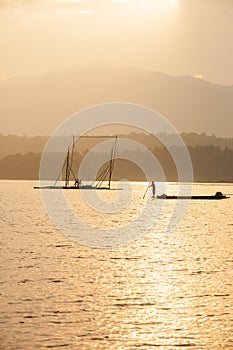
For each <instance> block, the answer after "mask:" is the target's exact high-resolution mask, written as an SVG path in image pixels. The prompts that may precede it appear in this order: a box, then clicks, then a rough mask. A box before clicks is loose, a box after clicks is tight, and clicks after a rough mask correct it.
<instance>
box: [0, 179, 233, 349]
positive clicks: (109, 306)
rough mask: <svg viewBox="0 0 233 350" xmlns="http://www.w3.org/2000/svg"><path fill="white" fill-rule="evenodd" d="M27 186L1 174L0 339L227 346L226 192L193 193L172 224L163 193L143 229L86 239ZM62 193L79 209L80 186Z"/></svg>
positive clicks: (49, 344)
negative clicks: (63, 228) (112, 242)
mask: <svg viewBox="0 0 233 350" xmlns="http://www.w3.org/2000/svg"><path fill="white" fill-rule="evenodd" d="M140 186H141V185H140ZM140 186H139V187H140ZM217 187H218V189H220V190H222V192H228V193H232V192H233V191H232V189H233V187H232V185H228V186H221V185H217ZM31 188H32V183H31V182H12V183H8V182H1V183H0V189H1V197H2V198H4V205H3V203H1V211H0V217H1V292H0V293H1V295H0V298H1V318H0V321H1V323H0V329H1V333H0V334H1V336H0V348H2V349H37V348H41V349H48V348H55V349H59V348H61V347H62V348H67V349H78V350H80V349H82V350H85V349H96V350H99V349H100V350H101V349H104V350H106V349H113V350H119V349H137V348H138V349H154V348H156V349H157V348H159V349H177V348H181V349H183V348H187V347H188V348H189V347H190V348H193V349H205V350H209V349H211V350H212V349H216V350H217V349H227V350H228V349H230V348H232V346H233V339H232V330H233V321H232V292H233V289H232V277H233V276H232V271H233V269H232V264H233V259H232V248H233V236H232V227H233V221H232V203H233V198H231V199H229V200H226V201H224V200H223V201H211V202H206V201H202V202H200V201H197V202H191V203H190V206H189V208H188V211H187V213H186V215H185V217H184V219H183V221H182V223H181V225H180V226H179V227H178V228H177V229H176V230H175V231H173V232H172V233H169V232H166V230H164V227H165V226H166V225H165V222H166V220H167V219H168V217H169V215H170V213H171V211H172V205H174V204H172V203H170V202H169V203H167V205H166V207H165V208H164V210H163V211H162V213H161V216H160V220H158V221H157V222H156V223H155V226H154V228H153V229H152V230H150V231H149V232H147V233H146V235H145V236H144V237H143V238H141V239H139V240H138V241H136V242H134V243H132V244H130V245H128V246H124V247H120V248H118V249H92V248H89V247H86V246H81V245H79V244H77V243H75V242H73V241H72V240H70V239H69V238H67V237H65V236H63V235H62V234H61V233H60V232H59V231H58V230H57V229H56V228H55V227H54V225H53V224H52V223H51V221H50V220H49V218H48V217H47V214H46V212H45V211H44V209H43V207H42V204H41V199H40V194H39V192H36V191H33V190H32V189H31ZM213 189H214V191H213ZM144 190H145V187H141V188H140V190H137V191H138V192H137V191H136V194H135V198H136V199H134V200H133V201H135V200H137V201H138V203H139V202H140V198H139V197H140V196H141V197H142V195H143V193H144ZM169 190H170V191H174V189H173V188H169ZM194 191H195V192H197V193H200V192H202V193H203V191H206V193H207V192H208V193H211V194H212V193H214V192H215V188H214V187H213V186H211V185H209V186H208V185H205V186H201V185H195V188H194ZM65 195H66V196H67V198H68V199H67V200H68V201H69V204H70V205H71V206H72V205H73V206H74V208H76V209H75V210H77V201H76V198H77V199H79V193H77V194H76V193H75V197H72V194H71V192H70V193H66V194H65ZM101 195H102V196H105V194H104V192H103V194H101ZM111 195H112V194H110V196H111ZM113 195H115V194H113ZM109 198H110V199H111V197H109ZM138 203H135V202H134V207H135V209H137V210H139V211H140V208H137V204H138ZM155 205H156V203H154V204H153V206H155ZM79 208H80V207H79ZM82 208H83V207H82ZM152 208H153V207H152ZM132 209H133V206H132ZM79 210H80V209H79ZM83 210H84V209H83ZM87 210H89V208H87ZM127 210H128V209H127ZM130 210H131V209H130ZM130 210H129V212H128V211H125V213H127V215H128V213H131V211H130ZM79 215H80V212H79ZM95 215H96V214H95ZM113 215H116V214H113ZM120 215H122V213H121V214H120ZM87 216H89V212H88V215H87ZM106 217H111V215H110V216H108V215H106ZM146 219H147V218H145V220H146ZM118 220H119V218H118ZM126 221H127V220H126ZM122 222H123V218H122ZM122 222H121V223H122ZM117 224H119V221H118V222H117ZM139 229H140V228H139ZM87 234H88V232H87Z"/></svg>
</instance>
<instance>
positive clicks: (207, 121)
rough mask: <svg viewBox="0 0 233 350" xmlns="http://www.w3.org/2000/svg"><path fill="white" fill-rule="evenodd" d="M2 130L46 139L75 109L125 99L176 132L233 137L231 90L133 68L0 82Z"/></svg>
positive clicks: (105, 68) (99, 67) (95, 68)
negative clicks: (150, 111)
mask: <svg viewBox="0 0 233 350" xmlns="http://www.w3.org/2000/svg"><path fill="white" fill-rule="evenodd" d="M0 96H1V107H0V115H1V119H2V122H1V132H2V133H4V134H8V133H9V134H10V133H14V134H21V135H49V134H50V133H51V132H52V131H53V130H54V128H56V127H57V126H58V125H59V123H61V122H62V121H63V120H64V119H66V118H68V117H69V116H70V115H72V114H74V113H76V112H77V111H78V110H80V109H82V108H85V107H90V106H92V105H95V104H99V103H106V102H112V101H121V102H122V101H123V102H124V101H125V102H132V103H137V104H141V105H144V106H148V107H151V108H153V109H155V110H156V111H158V112H159V113H161V114H162V115H163V116H164V117H166V118H167V119H168V120H169V121H170V122H172V123H173V124H174V126H175V127H176V128H177V129H178V131H180V132H182V131H185V132H197V133H201V132H206V133H207V134H209V135H211V134H215V135H217V136H226V137H232V136H233V86H222V85H217V84H213V83H210V82H207V81H204V80H202V79H199V78H194V77H188V76H183V77H178V76H169V75H167V74H163V73H159V72H152V71H147V70H144V69H139V68H133V67H118V68H116V67H112V66H108V65H96V66H92V67H86V68H82V69H79V70H64V71H60V72H59V73H56V72H54V73H51V74H47V75H44V76H38V77H30V78H29V77H25V78H17V79H16V78H15V79H9V80H2V81H0Z"/></svg>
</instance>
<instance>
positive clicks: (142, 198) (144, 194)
mask: <svg viewBox="0 0 233 350" xmlns="http://www.w3.org/2000/svg"><path fill="white" fill-rule="evenodd" d="M149 187H150V186H148V187H147V189H146V192H145V193H144V196H143V197H142V199H144V198H145V196H146V194H147V191H148V188H149Z"/></svg>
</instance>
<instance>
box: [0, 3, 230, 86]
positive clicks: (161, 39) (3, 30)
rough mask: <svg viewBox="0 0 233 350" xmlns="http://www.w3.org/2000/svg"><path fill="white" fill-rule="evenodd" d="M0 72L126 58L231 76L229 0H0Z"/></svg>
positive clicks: (224, 79)
mask: <svg viewBox="0 0 233 350" xmlns="http://www.w3.org/2000/svg"><path fill="white" fill-rule="evenodd" d="M0 50H1V55H0V79H6V78H8V77H15V76H25V75H35V74H36V75H40V74H42V73H45V72H49V71H57V70H58V71H59V70H63V69H73V68H78V67H80V66H82V65H89V64H98V63H110V64H117V65H133V66H139V67H144V68H148V69H152V70H158V71H161V72H165V73H168V74H174V75H184V74H189V75H193V76H195V75H196V76H200V77H202V76H203V77H204V78H205V79H207V80H210V81H213V82H217V83H221V84H233V0H128V1H127V0H115V1H112V0H79V1H78V0H38V1H37V0H0Z"/></svg>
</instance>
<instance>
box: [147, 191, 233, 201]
mask: <svg viewBox="0 0 233 350" xmlns="http://www.w3.org/2000/svg"><path fill="white" fill-rule="evenodd" d="M153 198H157V199H189V200H190V199H206V200H220V199H226V198H230V197H227V195H224V194H222V192H216V193H215V195H210V196H208V195H204V196H201V195H200V196H170V195H166V194H162V195H160V196H155V197H153Z"/></svg>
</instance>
